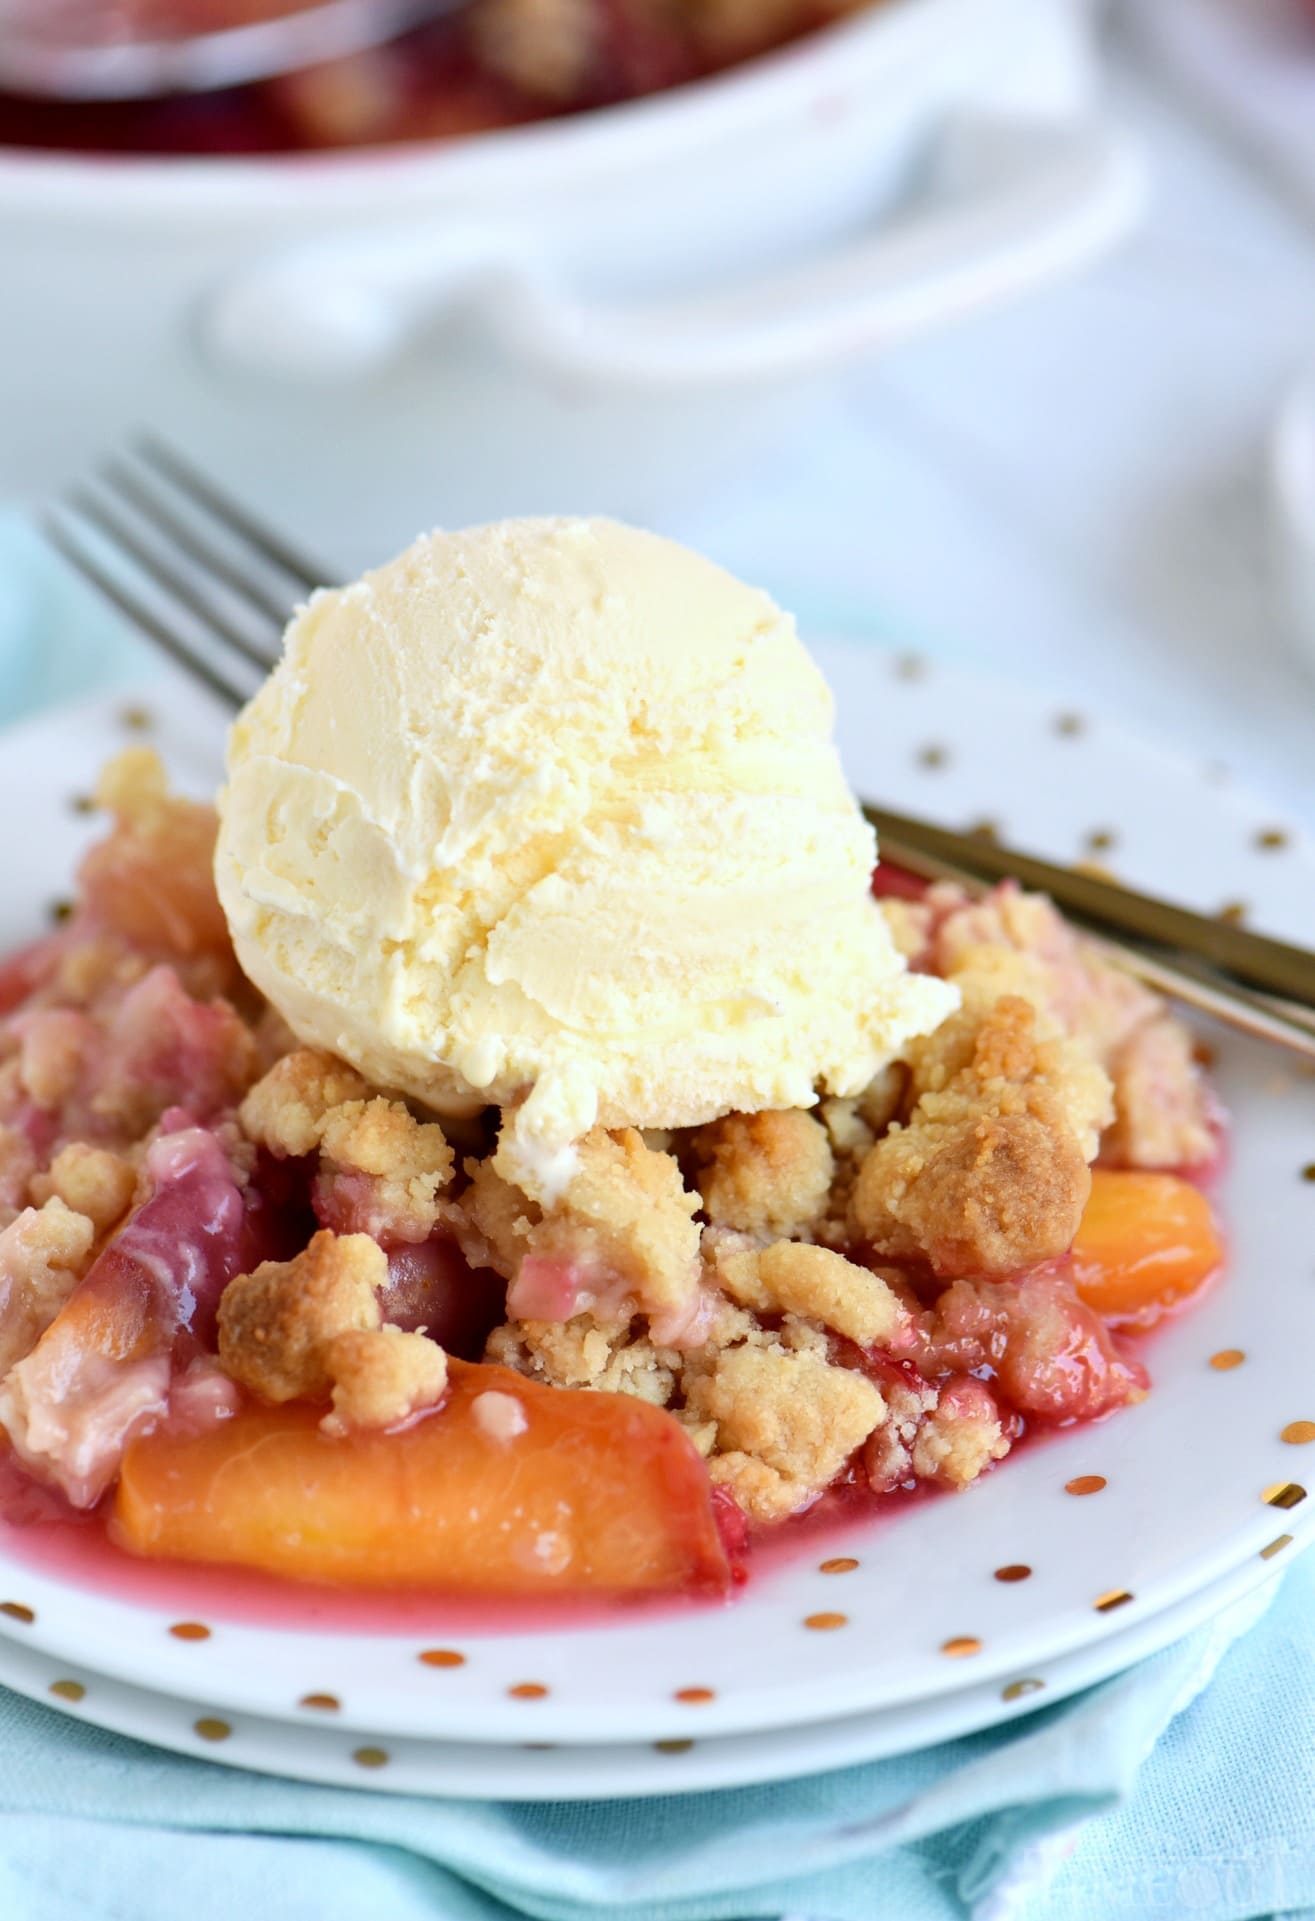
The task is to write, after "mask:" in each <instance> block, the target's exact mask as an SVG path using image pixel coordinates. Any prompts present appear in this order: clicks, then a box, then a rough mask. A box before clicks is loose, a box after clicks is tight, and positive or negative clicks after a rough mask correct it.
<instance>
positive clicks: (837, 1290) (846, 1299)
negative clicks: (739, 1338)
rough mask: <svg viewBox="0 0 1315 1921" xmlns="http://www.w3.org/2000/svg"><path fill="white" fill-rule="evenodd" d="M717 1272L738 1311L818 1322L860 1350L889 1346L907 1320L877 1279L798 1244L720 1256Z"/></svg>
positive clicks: (836, 1256) (820, 1250)
mask: <svg viewBox="0 0 1315 1921" xmlns="http://www.w3.org/2000/svg"><path fill="white" fill-rule="evenodd" d="M717 1272H718V1276H719V1278H720V1279H721V1281H722V1284H723V1285H724V1286H725V1288H726V1290H727V1292H728V1293H729V1294H730V1295H731V1296H732V1297H733V1299H735V1300H737V1301H738V1302H739V1303H740V1305H741V1306H742V1307H748V1308H752V1309H754V1310H755V1311H756V1312H758V1313H760V1314H775V1313H779V1312H781V1310H783V1309H784V1310H787V1311H788V1312H790V1313H792V1314H798V1315H802V1316H803V1317H804V1318H806V1319H809V1320H814V1321H820V1322H821V1323H822V1324H823V1326H825V1327H831V1328H834V1329H835V1331H836V1333H837V1334H844V1335H847V1336H848V1338H849V1339H850V1340H851V1341H856V1342H857V1343H858V1345H859V1346H860V1347H870V1346H873V1345H882V1346H884V1345H887V1344H888V1343H889V1342H890V1341H891V1340H892V1339H893V1338H894V1337H895V1335H896V1334H897V1333H898V1331H899V1330H900V1329H901V1328H902V1327H903V1326H904V1325H905V1324H906V1322H907V1320H908V1316H907V1314H906V1312H905V1310H904V1308H903V1307H902V1306H901V1304H900V1302H899V1300H898V1298H897V1297H896V1296H895V1295H894V1294H893V1293H892V1292H891V1290H890V1288H889V1287H888V1286H887V1285H886V1283H885V1281H884V1280H882V1279H881V1277H880V1275H878V1274H874V1273H872V1272H871V1270H870V1269H868V1268H866V1267H858V1266H856V1265H855V1263H854V1262H853V1261H847V1260H845V1258H844V1257H843V1255H840V1254H834V1253H832V1252H831V1250H830V1249H829V1248H825V1247H810V1246H808V1245H807V1244H806V1243H804V1242H802V1241H778V1242H777V1243H776V1244H775V1246H773V1247H766V1248H764V1249H763V1250H762V1251H761V1253H759V1252H745V1253H732V1254H727V1255H723V1256H722V1258H721V1259H720V1260H719V1262H718V1266H717Z"/></svg>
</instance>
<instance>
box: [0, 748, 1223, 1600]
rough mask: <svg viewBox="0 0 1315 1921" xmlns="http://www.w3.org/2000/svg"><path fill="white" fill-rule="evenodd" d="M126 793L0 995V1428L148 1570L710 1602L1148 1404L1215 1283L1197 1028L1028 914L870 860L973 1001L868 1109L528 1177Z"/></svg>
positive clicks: (1209, 1128) (160, 812) (653, 1139)
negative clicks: (390, 1071)
mask: <svg viewBox="0 0 1315 1921" xmlns="http://www.w3.org/2000/svg"><path fill="white" fill-rule="evenodd" d="M98 798H99V800H100V803H101V804H102V806H103V807H105V808H106V809H107V810H108V811H109V813H110V815H111V816H112V821H113V824H112V827H111V829H110V831H109V833H108V835H107V836H106V837H105V838H104V839H102V840H101V841H100V842H99V843H98V844H97V845H95V846H94V847H93V848H92V849H91V851H90V852H89V853H88V855H87V856H86V858H85V860H84V862H83V864H82V868H81V871H80V875H79V881H78V890H77V898H76V903H75V905H74V908H73V911H72V913H71V915H70V916H69V917H68V918H66V919H65V920H64V921H63V922H62V923H61V924H60V925H59V926H57V927H56V929H55V930H54V931H53V932H52V933H50V934H49V935H48V936H46V937H45V938H44V939H42V940H40V941H38V942H37V943H36V944H35V945H34V946H32V947H30V948H28V949H27V950H25V951H24V952H22V953H20V954H18V955H16V956H15V957H13V958H12V959H11V960H10V961H9V962H8V963H7V964H5V965H4V966H3V968H0V1421H2V1422H3V1425H4V1429H5V1431H6V1434H7V1436H8V1443H9V1447H10V1448H11V1450H12V1454H13V1459H14V1463H15V1465H16V1466H18V1467H19V1468H21V1470H22V1473H23V1475H25V1476H27V1477H30V1478H31V1480H32V1481H33V1482H34V1483H37V1484H39V1485H41V1486H42V1487H44V1488H47V1489H49V1490H52V1491H53V1493H54V1495H55V1497H56V1499H57V1502H58V1503H60V1504H65V1505H66V1506H67V1507H68V1508H69V1509H76V1510H81V1511H85V1512H87V1513H88V1514H91V1515H93V1516H94V1517H95V1519H96V1522H98V1523H99V1522H103V1524H104V1525H105V1526H107V1527H108V1529H109V1530H110V1532H111V1535H112V1537H113V1538H114V1540H116V1541H117V1542H118V1543H119V1544H120V1546H121V1547H122V1548H123V1549H124V1550H125V1551H129V1552H132V1553H135V1554H138V1555H160V1556H165V1557H170V1558H173V1559H184V1560H196V1561H202V1562H207V1561H208V1562H215V1563H222V1562H230V1563H238V1564H242V1565H247V1566H254V1567H260V1568H264V1569H266V1570H268V1571H271V1572H274V1573H277V1574H279V1575H281V1576H284V1577H287V1578H291V1579H300V1580H310V1581H320V1582H334V1583H339V1584H346V1585H362V1586H373V1587H376V1588H377V1587H388V1586H412V1587H415V1586H420V1587H433V1588H435V1589H440V1590H443V1589H446V1590H452V1589H464V1590H467V1591H472V1590H473V1591H488V1592H495V1591H496V1592H504V1593H506V1592H514V1593H525V1594H530V1595H538V1594H553V1593H563V1592H564V1593H571V1594H577V1593H595V1594H618V1593H634V1592H663V1593H670V1592H689V1593H699V1594H709V1595H716V1594H718V1593H724V1592H726V1591H728V1590H729V1588H730V1587H731V1586H732V1585H733V1583H734V1580H735V1579H736V1578H737V1575H738V1574H739V1573H741V1572H742V1571H743V1568H744V1566H745V1565H746V1564H747V1565H748V1566H749V1567H750V1568H751V1566H752V1551H753V1549H752V1544H753V1540H754V1539H755V1538H756V1537H757V1536H758V1535H759V1534H760V1533H761V1532H762V1531H763V1530H767V1529H776V1528H779V1527H781V1526H788V1525H790V1524H791V1523H792V1519H793V1517H797V1516H800V1515H803V1514H806V1513H812V1512H816V1511H817V1510H818V1509H819V1508H820V1509H822V1511H825V1510H826V1506H827V1504H828V1503H830V1504H833V1505H835V1506H836V1508H837V1510H838V1511H844V1512H846V1513H850V1512H853V1511H855V1510H858V1511H861V1510H862V1509H863V1507H864V1506H865V1504H867V1503H869V1502H871V1503H876V1502H877V1500H878V1497H880V1498H881V1499H883V1500H886V1499H893V1498H902V1497H904V1496H905V1495H906V1494H908V1493H909V1492H910V1491H912V1490H915V1489H917V1488H919V1487H925V1486H934V1487H937V1488H944V1489H947V1490H961V1489H964V1488H965V1487H967V1486H968V1484H969V1483H971V1482H972V1481H974V1480H975V1479H976V1478H977V1477H978V1476H979V1475H981V1474H982V1473H984V1472H987V1471H995V1470H996V1468H997V1465H998V1464H999V1463H1001V1462H1002V1461H1004V1459H1005V1457H1006V1456H1007V1455H1008V1453H1009V1452H1010V1450H1011V1448H1013V1447H1015V1446H1016V1445H1017V1444H1018V1442H1019V1440H1020V1439H1021V1438H1022V1437H1023V1436H1024V1435H1025V1434H1027V1433H1029V1432H1032V1431H1038V1430H1044V1429H1045V1428H1048V1427H1053V1426H1056V1425H1061V1424H1067V1423H1071V1422H1076V1421H1087V1420H1093V1419H1097V1418H1101V1417H1104V1416H1106V1415H1110V1414H1113V1413H1115V1412H1116V1411H1117V1410H1119V1409H1120V1408H1122V1407H1125V1406H1127V1405H1129V1404H1130V1403H1133V1402H1136V1401H1138V1400H1140V1399H1141V1398H1142V1397H1143V1396H1144V1395H1145V1394H1146V1393H1147V1392H1148V1391H1153V1389H1152V1378H1151V1377H1152V1375H1153V1345H1151V1346H1143V1344H1142V1343H1141V1342H1140V1338H1139V1337H1140V1335H1141V1333H1142V1332H1143V1331H1144V1330H1146V1329H1148V1328H1150V1327H1152V1326H1153V1325H1154V1323H1155V1322H1156V1321H1157V1320H1158V1319H1160V1318H1161V1317H1162V1316H1164V1315H1165V1314H1169V1313H1172V1312H1175V1311H1177V1310H1178V1309H1179V1308H1180V1307H1182V1305H1183V1304H1184V1303H1186V1302H1189V1301H1190V1299H1191V1297H1192V1296H1193V1294H1194V1293H1196V1292H1197V1291H1198V1290H1199V1289H1200V1288H1201V1287H1202V1286H1204V1285H1205V1284H1206V1283H1207V1282H1208V1281H1209V1279H1210V1278H1211V1276H1212V1275H1213V1274H1214V1273H1215V1272H1216V1271H1217V1269H1218V1267H1219V1265H1220V1258H1221V1256H1220V1245H1219V1238H1218V1232H1217V1229H1216V1226H1215V1223H1214V1221H1213V1219H1212V1214H1211V1209H1210V1205H1209V1202H1208V1199H1207V1197H1206V1193H1205V1191H1204V1188H1203V1183H1207V1182H1208V1177H1209V1175H1210V1173H1211V1171H1212V1168H1213V1166H1214V1164H1215V1162H1216V1161H1217V1158H1218V1153H1219V1142H1220V1119H1219V1114H1218V1111H1217V1108H1216V1105H1215V1102H1214V1099H1213V1097H1212V1094H1211V1091H1210V1088H1209V1085H1208V1083H1207V1080H1206V1078H1205V1076H1204V1073H1203V1070H1202V1067H1201V1065H1200V1063H1199V1062H1198V1060H1197V1058H1196V1056H1195V1053H1194V1049H1193V1043H1192V1040H1191V1037H1190V1035H1189V1034H1188V1032H1187V1031H1186V1030H1185V1029H1184V1028H1183V1027H1182V1026H1180V1025H1179V1023H1178V1022H1177V1021H1176V1020H1175V1019H1174V1018H1173V1016H1172V1015H1171V1014H1170V1013H1169V1011H1168V1010H1167V1009H1166V1007H1165V1006H1164V1005H1163V1004H1162V1003H1161V1002H1160V1001H1159V1000H1157V999H1156V998H1155V997H1154V996H1153V995H1151V994H1149V993H1148V992H1146V991H1145V990H1144V989H1143V988H1141V987H1140V986H1138V985H1136V984H1135V983H1133V982H1131V981H1130V980H1129V979H1127V978H1126V977H1124V976H1123V975H1121V974H1119V973H1116V972H1115V971H1114V970H1113V969H1111V968H1110V967H1109V966H1108V965H1107V964H1106V962H1105V961H1104V960H1103V959H1102V958H1101V957H1099V956H1098V955H1097V954H1096V953H1095V952H1094V951H1093V950H1092V949H1091V948H1089V947H1088V946H1087V945H1086V944H1085V943H1084V941H1083V940H1082V938H1081V937H1080V936H1079V935H1077V934H1076V933H1075V932H1074V931H1073V930H1072V929H1071V928H1070V927H1069V926H1067V925H1066V923H1065V922H1064V921H1063V919H1062V918H1061V916H1060V915H1059V914H1058V913H1057V912H1056V910H1055V909H1054V908H1053V906H1052V905H1051V904H1050V903H1049V902H1048V901H1046V900H1045V899H1042V898H1040V897H1037V896H1031V895H1027V894H1024V893H1022V892H1020V891H1018V890H1017V889H1016V888H1014V887H1012V886H1004V887H1001V888H998V889H996V890H994V891H993V892H992V893H990V894H988V895H986V896H985V897H984V898H982V899H969V898H968V897H966V896H965V895H964V894H963V893H962V892H960V891H959V890H957V889H955V888H953V887H949V886H944V885H938V886H933V887H930V888H927V889H923V888H921V887H919V886H917V885H916V884H912V883H909V882H908V881H907V880H905V879H904V878H903V877H899V876H891V875H889V874H887V873H886V872H885V871H884V870H882V869H880V868H878V870H877V875H876V889H877V894H878V896H879V900H880V910H881V913H882V915H883V917H884V921H885V924H886V926H887V928H888V929H889V932H890V934H891V936H892V938H893V940H894V942H895V943H896V945H897V946H898V948H899V949H900V951H901V952H902V954H903V955H904V956H905V957H906V958H907V961H908V964H909V966H910V968H911V969H913V970H914V971H915V973H917V974H919V975H926V976H928V977H934V978H935V979H937V980H939V981H945V982H949V983H950V984H951V985H952V986H953V988H954V989H955V990H956V995H955V998H956V999H957V1007H956V1009H955V1011H953V1012H951V1013H949V1014H948V1015H947V1016H946V1017H945V1018H943V1019H941V1020H940V1021H939V1023H938V1024H936V1025H934V1026H933V1027H932V1029H931V1031H930V1032H927V1033H924V1034H922V1035H921V1036H919V1037H917V1038H914V1039H912V1040H910V1041H909V1042H908V1043H907V1044H906V1045H905V1046H903V1047H902V1049H901V1051H900V1056H899V1058H898V1059H896V1060H894V1061H892V1062H891V1063H890V1064H889V1065H887V1066H885V1067H883V1068H882V1069H881V1070H880V1071H879V1072H878V1073H877V1074H876V1075H875V1077H874V1078H873V1079H872V1080H871V1082H870V1084H868V1085H867V1086H866V1087H864V1088H863V1089H862V1090H861V1091H860V1092H858V1093H857V1094H854V1095H846V1096H843V1097H842V1096H836V1095H825V1096H824V1097H823V1098H821V1099H820V1100H819V1101H817V1102H816V1103H815V1104H814V1105H813V1106H811V1107H802V1106H799V1107H786V1108H769V1109H764V1110H758V1111H752V1112H745V1111H733V1112H730V1113H725V1114H722V1115H719V1116H718V1117H716V1118H714V1119H711V1120H709V1121H705V1122H703V1123H701V1124H698V1125H693V1126H687V1127H675V1128H669V1129H663V1130H653V1129H648V1130H646V1131H640V1130H638V1129H635V1128H632V1127H627V1126H624V1125H616V1126H613V1125H608V1126H602V1125H596V1126H594V1127H593V1128H592V1129H590V1130H589V1131H588V1132H587V1133H586V1134H585V1135H584V1137H583V1138H582V1139H581V1140H580V1141H579V1143H578V1146H577V1148H576V1151H575V1155H574V1160H573V1163H572V1165H571V1168H570V1170H569V1176H568V1178H566V1179H565V1180H564V1181H562V1180H549V1179H536V1177H535V1174H534V1172H533V1168H532V1166H530V1165H528V1164H527V1162H526V1160H525V1157H524V1156H522V1155H518V1154H515V1153H513V1152H512V1151H511V1149H510V1145H509V1133H508V1130H507V1129H506V1128H505V1127H504V1124H503V1119H502V1116H501V1115H500V1114H499V1113H498V1112H497V1111H496V1110H494V1109H487V1110H484V1111H482V1112H476V1113H471V1114H467V1115H464V1116H461V1117H452V1116H448V1117H445V1118H444V1119H442V1120H440V1119H438V1118H436V1117H435V1115H434V1114H433V1113H432V1112H431V1111H429V1110H427V1109H426V1108H424V1107H422V1106H421V1105H420V1104H419V1103H418V1102H417V1101H416V1099H415V1098H414V1097H409V1098H408V1097H403V1096H402V1095H400V1094H398V1093H397V1092H396V1091H395V1090H394V1089H390V1088H388V1087H380V1086H377V1085H374V1084H372V1083H371V1082H370V1081H368V1080H367V1079H366V1078H365V1077H364V1076H363V1075H362V1074H360V1073H359V1072H358V1071H357V1070H356V1069H355V1068H353V1067H352V1066H350V1065H348V1064H347V1063H346V1062H345V1061H344V1060H342V1059H340V1058H338V1057H337V1056H336V1055H334V1054H333V1053H331V1052H328V1051H326V1050H325V1049H323V1048H320V1047H307V1046H304V1045H302V1044H300V1043H299V1042H298V1041H297V1039H296V1038H295V1036H294V1035H293V1034H292V1033H291V1032H290V1031H289V1029H288V1028H287V1027H286V1026H285V1025H284V1022H283V1020H282V1018H281V1016H280V1015H279V1014H277V1013H276V1012H275V1011H274V1010H273V1009H272V1008H271V1007H270V1006H269V1005H268V1004H266V1003H265V1002H264V1001H263V1000H262V998H261V996H260V995H259V994H258V993H257V991H256V990H255V988H254V987H253V986H252V985H251V983H250V982H249V981H248V980H247V979H246V978H245V977H244V975H243V974H242V972H241V970H240V969H239V967H238V965H237V962H236V959H235V956H234V952H233V948H232V946H231V943H230V939H229V933H228V927H227V924H226V921H225V916H224V914H223V912H222V911H221V909H220V905H219V901H218V899H217V897H216V893H215V888H214V881H213V878H212V860H213V849H214V840H215V831H216V823H215V816H214V814H213V812H212V811H211V809H210V808H208V807H206V806H203V805H200V804H198V803H196V802H193V801H188V800H182V799H179V798H176V797H175V796H173V795H171V794H170V793H169V792H168V791H167V788H166V785H165V781H164V777H163V774H162V772H161V769H160V767H159V765H158V763H157V762H156V761H155V759H154V758H153V756H152V755H151V754H150V753H149V752H146V751H144V750H133V751H132V752H130V753H128V754H126V755H124V756H122V757H121V758H120V759H119V760H118V761H116V762H115V763H113V764H112V765H111V766H110V768H108V769H107V770H106V772H105V773H104V775H103V776H102V778H101V782H100V786H99V789H98ZM1006 1471H1007V1470H1006ZM969 1498H971V1497H969Z"/></svg>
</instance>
